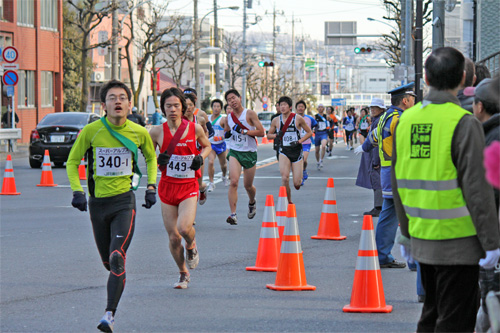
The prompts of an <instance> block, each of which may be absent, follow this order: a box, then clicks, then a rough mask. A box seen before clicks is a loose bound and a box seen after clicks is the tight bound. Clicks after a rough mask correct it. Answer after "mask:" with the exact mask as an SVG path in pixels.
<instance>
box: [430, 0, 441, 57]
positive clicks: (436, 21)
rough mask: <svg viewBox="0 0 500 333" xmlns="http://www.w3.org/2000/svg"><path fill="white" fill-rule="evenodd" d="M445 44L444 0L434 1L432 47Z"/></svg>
mask: <svg viewBox="0 0 500 333" xmlns="http://www.w3.org/2000/svg"><path fill="white" fill-rule="evenodd" d="M443 46H444V0H433V1H432V49H433V50H435V49H437V48H440V47H443Z"/></svg>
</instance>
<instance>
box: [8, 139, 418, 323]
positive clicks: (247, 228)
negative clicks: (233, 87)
mask: <svg viewBox="0 0 500 333" xmlns="http://www.w3.org/2000/svg"><path fill="white" fill-rule="evenodd" d="M272 156H274V152H273V151H272V150H271V145H260V146H259V158H258V159H259V161H263V162H262V163H261V164H262V167H259V169H258V170H257V173H256V178H255V185H256V187H257V210H258V213H257V215H256V217H255V218H254V219H253V220H248V219H247V218H246V212H247V202H248V198H247V196H246V192H245V190H244V189H243V186H242V182H241V181H240V187H239V190H238V195H239V203H238V217H239V220H238V225H237V226H230V225H228V224H227V223H226V222H225V219H226V217H227V216H228V214H229V206H228V202H227V188H225V187H224V186H223V184H222V183H218V184H217V188H216V189H215V191H214V192H212V193H210V194H209V197H208V201H207V202H206V204H205V205H203V206H199V207H198V213H197V219H196V221H197V225H196V232H197V244H198V249H199V252H200V264H199V266H198V268H196V269H195V270H192V271H191V283H190V285H189V288H188V289H186V290H175V289H173V288H172V285H173V283H174V282H176V280H177V278H178V272H177V268H176V266H175V263H174V261H173V259H172V257H171V255H170V252H169V250H168V239H167V233H166V231H165V229H164V227H163V223H162V219H161V215H160V205H159V204H157V205H155V206H154V207H153V208H152V209H150V210H146V209H144V208H143V207H142V206H141V205H142V203H143V201H144V186H145V184H146V180H145V179H143V181H142V187H141V188H140V189H139V190H138V191H137V193H136V195H137V206H138V213H137V220H136V229H135V234H134V238H133V240H132V244H131V246H130V248H129V250H128V253H127V254H128V256H127V259H128V260H127V266H126V268H127V284H126V288H125V291H124V293H123V296H122V299H121V302H120V304H119V307H118V311H117V314H116V317H115V319H116V322H115V330H116V331H118V332H165V331H175V332H177V331H210V332H215V331H229V332H235V331H293V332H298V331H339V332H411V331H414V330H415V329H416V322H417V320H418V318H419V316H420V311H421V304H419V303H417V301H416V299H417V296H416V287H415V280H416V273H415V272H411V271H409V270H408V269H384V270H382V279H383V284H384V290H385V298H386V302H387V304H390V305H392V306H393V307H394V308H393V311H392V313H389V314H361V313H344V312H342V307H343V306H344V305H346V304H349V302H350V297H351V288H352V282H353V276H354V268H355V263H356V256H357V250H358V246H359V235H360V231H361V225H362V218H363V217H362V212H363V211H367V210H370V209H371V208H372V205H373V197H372V192H371V191H369V190H366V189H362V188H359V187H357V186H355V185H354V183H355V177H356V175H357V171H358V166H359V157H357V156H355V155H354V153H353V152H352V151H346V150H345V147H344V145H343V144H339V145H338V147H336V148H335V149H334V158H333V159H327V160H326V161H325V167H324V168H323V170H321V171H317V170H316V168H315V166H316V163H315V161H314V153H312V155H311V156H310V157H309V162H310V168H309V175H310V178H309V180H308V181H307V182H306V185H305V186H303V187H302V188H301V189H300V191H295V190H292V199H293V201H294V203H295V204H296V208H297V215H298V224H299V229H300V235H301V244H302V249H303V251H304V253H303V256H304V265H305V271H306V276H307V282H308V284H311V285H314V286H316V287H317V289H316V290H315V291H289V292H279V291H272V290H268V289H266V287H265V286H266V284H267V283H274V280H275V275H276V274H275V273H264V272H248V271H246V270H245V267H246V266H252V265H254V263H255V256H256V251H257V246H258V242H259V234H260V228H261V222H262V217H263V211H264V202H265V197H266V194H273V195H274V197H275V202H276V200H277V196H278V191H279V185H280V175H279V170H278V166H277V164H276V163H274V164H269V162H271V161H272ZM13 159H14V174H15V180H16V185H17V190H18V191H19V192H21V195H19V196H1V197H0V205H1V213H0V218H1V224H0V227H1V229H0V251H1V252H0V259H1V261H0V265H1V273H0V274H1V275H0V289H1V291H0V297H1V300H0V304H1V314H0V316H1V317H0V320H1V322H0V331H2V332H62V331H66V332H67V331H74V332H87V331H89V332H92V331H97V329H96V325H97V322H98V320H99V319H100V318H101V316H102V315H103V312H104V308H105V303H106V281H107V271H106V270H105V269H104V267H103V266H102V264H101V263H100V258H99V255H98V252H97V249H96V246H95V244H94V240H93V235H92V230H91V226H90V221H89V217H88V213H87V212H80V211H78V210H76V209H74V208H72V207H71V197H72V192H71V189H70V188H69V182H68V179H67V177H66V170H65V169H64V168H53V169H52V171H53V175H54V181H55V183H57V184H58V186H57V187H52V188H42V187H37V186H36V184H38V183H39V182H40V176H41V169H30V167H29V165H28V159H27V157H26V156H22V155H21V156H14V158H13ZM1 168H2V170H3V169H4V168H5V159H2V161H1ZM216 172H218V168H217V169H216ZM328 177H333V178H334V179H335V190H336V195H337V207H338V212H339V220H340V230H341V233H342V234H343V235H345V236H347V239H346V240H344V241H340V242H336V241H326V240H312V239H311V238H310V236H312V235H315V234H316V233H317V229H318V224H319V219H320V215H321V209H322V201H323V196H324V193H325V188H326V183H327V179H328ZM393 254H394V255H395V256H396V257H397V258H401V257H400V254H399V250H398V249H397V248H395V249H394V250H393Z"/></svg>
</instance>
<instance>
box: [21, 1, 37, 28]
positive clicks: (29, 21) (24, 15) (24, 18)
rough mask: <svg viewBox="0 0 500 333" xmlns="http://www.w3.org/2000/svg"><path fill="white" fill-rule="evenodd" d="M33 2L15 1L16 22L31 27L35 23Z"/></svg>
mask: <svg viewBox="0 0 500 333" xmlns="http://www.w3.org/2000/svg"><path fill="white" fill-rule="evenodd" d="M34 11H35V2H34V1H26V0H23V1H18V2H17V24H18V25H26V26H29V27H32V26H33V25H34V23H35V19H34V17H35V14H34Z"/></svg>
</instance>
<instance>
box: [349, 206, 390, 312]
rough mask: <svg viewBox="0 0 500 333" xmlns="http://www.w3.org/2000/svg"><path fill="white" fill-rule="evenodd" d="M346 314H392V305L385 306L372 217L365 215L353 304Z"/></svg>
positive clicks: (357, 261)
mask: <svg viewBox="0 0 500 333" xmlns="http://www.w3.org/2000/svg"><path fill="white" fill-rule="evenodd" d="M343 310H344V312H391V311H392V305H386V304H385V296H384V286H383V284H382V275H381V274H380V266H379V263H378V252H377V246H376V245H375V232H374V230H373V220H372V216H371V215H365V217H364V219H363V228H362V230H361V239H360V240H359V251H358V259H357V260H356V271H355V272H354V281H353V286H352V293H351V304H349V305H346V306H344V308H343Z"/></svg>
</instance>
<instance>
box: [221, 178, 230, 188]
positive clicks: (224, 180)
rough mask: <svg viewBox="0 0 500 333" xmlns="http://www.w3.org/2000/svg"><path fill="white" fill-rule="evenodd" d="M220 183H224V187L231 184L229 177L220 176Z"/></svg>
mask: <svg viewBox="0 0 500 333" xmlns="http://www.w3.org/2000/svg"><path fill="white" fill-rule="evenodd" d="M222 181H223V182H224V186H229V184H231V181H230V180H229V177H224V176H222Z"/></svg>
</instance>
